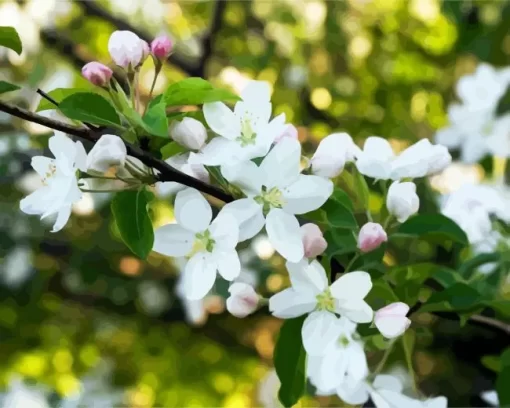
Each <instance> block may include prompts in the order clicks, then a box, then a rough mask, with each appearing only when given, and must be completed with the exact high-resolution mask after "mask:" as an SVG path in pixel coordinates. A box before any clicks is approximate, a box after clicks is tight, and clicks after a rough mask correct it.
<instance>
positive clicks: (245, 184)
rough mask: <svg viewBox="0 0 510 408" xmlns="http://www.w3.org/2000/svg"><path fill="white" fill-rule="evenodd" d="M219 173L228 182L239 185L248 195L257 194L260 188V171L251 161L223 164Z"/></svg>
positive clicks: (261, 180) (261, 179)
mask: <svg viewBox="0 0 510 408" xmlns="http://www.w3.org/2000/svg"><path fill="white" fill-rule="evenodd" d="M221 174H222V175H223V177H225V178H226V179H227V181H228V182H229V183H232V184H234V185H236V186H237V187H239V188H240V189H241V190H242V191H243V193H245V194H246V195H248V196H253V195H256V194H259V193H260V190H261V189H262V182H263V178H262V172H261V170H260V169H259V167H258V166H257V165H256V164H255V163H253V162H252V161H245V162H241V163H238V164H233V165H223V166H221Z"/></svg>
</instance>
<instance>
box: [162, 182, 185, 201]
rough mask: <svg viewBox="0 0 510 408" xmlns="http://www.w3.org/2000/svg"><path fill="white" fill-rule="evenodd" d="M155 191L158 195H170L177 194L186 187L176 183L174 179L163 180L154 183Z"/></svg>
mask: <svg viewBox="0 0 510 408" xmlns="http://www.w3.org/2000/svg"><path fill="white" fill-rule="evenodd" d="M155 187H156V192H157V193H158V195H159V196H160V197H170V196H173V195H175V194H177V193H178V192H179V191H181V190H183V189H185V188H186V186H185V185H184V184H179V183H176V182H175V181H165V182H159V183H156V186H155Z"/></svg>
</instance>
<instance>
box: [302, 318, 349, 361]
mask: <svg viewBox="0 0 510 408" xmlns="http://www.w3.org/2000/svg"><path fill="white" fill-rule="evenodd" d="M337 323H338V318H337V317H336V316H335V315H334V314H333V313H331V312H327V311H316V312H312V313H310V315H309V316H308V317H307V318H306V320H305V322H304V324H303V328H302V330H301V334H302V336H303V346H304V348H305V350H306V352H307V353H308V354H310V355H322V354H324V353H325V352H326V351H327V350H328V349H329V348H330V347H331V346H332V345H333V344H334V343H335V341H337V340H338V336H339V335H340V330H339V326H338V324H337Z"/></svg>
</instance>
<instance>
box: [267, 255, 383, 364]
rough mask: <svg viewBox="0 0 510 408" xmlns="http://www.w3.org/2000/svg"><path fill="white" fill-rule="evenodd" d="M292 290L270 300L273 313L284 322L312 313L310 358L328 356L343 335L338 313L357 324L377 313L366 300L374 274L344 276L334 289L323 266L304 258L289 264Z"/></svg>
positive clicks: (307, 331) (307, 336) (306, 330)
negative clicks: (338, 321)
mask: <svg viewBox="0 0 510 408" xmlns="http://www.w3.org/2000/svg"><path fill="white" fill-rule="evenodd" d="M286 266H287V269H288V271H289V276H290V280H291V283H292V287H291V288H288V289H285V290H283V291H281V292H279V293H277V294H275V295H273V296H272V297H271V298H270V299H269V310H270V311H271V312H272V313H273V315H274V316H276V317H279V318H282V319H290V318H293V317H297V316H301V315H304V314H308V317H307V318H306V320H305V322H304V324H303V329H302V332H301V334H302V337H303V345H304V347H305V350H306V352H307V353H308V354H310V355H321V354H324V353H325V352H326V351H327V350H328V347H329V346H331V345H332V344H333V343H334V342H335V341H336V340H337V339H338V336H339V334H340V332H341V326H339V325H338V324H337V320H338V319H337V317H336V314H340V315H342V316H344V317H346V318H347V319H349V320H351V321H353V322H356V323H368V322H370V321H372V316H373V311H372V309H371V308H370V306H369V305H368V304H367V303H366V302H365V301H364V300H363V299H364V298H365V296H366V295H367V294H368V292H370V289H371V288H372V281H371V279H370V275H369V274H368V273H366V272H361V271H356V272H349V273H346V274H344V275H342V276H341V277H340V278H339V279H337V280H336V281H335V282H334V283H333V284H332V285H331V286H330V287H328V279H327V277H326V272H325V271H324V268H323V267H322V265H321V264H320V263H319V262H317V261H315V260H314V261H312V262H311V263H310V264H309V263H308V260H306V259H304V260H302V261H301V262H299V263H291V262H287V264H286Z"/></svg>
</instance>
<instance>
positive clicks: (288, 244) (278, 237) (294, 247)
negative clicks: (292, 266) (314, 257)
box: [266, 208, 304, 262]
mask: <svg viewBox="0 0 510 408" xmlns="http://www.w3.org/2000/svg"><path fill="white" fill-rule="evenodd" d="M266 231H267V236H268V238H269V241H270V242H271V244H272V245H273V247H274V249H275V250H276V251H278V253H279V254H280V255H281V256H283V257H284V258H285V259H286V260H288V261H291V262H299V261H300V260H301V259H302V258H303V256H304V248H303V241H302V240H301V230H300V228H299V223H298V220H297V219H296V217H295V216H293V215H291V214H288V213H286V212H285V211H283V210H280V209H278V208H273V209H272V210H271V211H269V214H268V215H267V217H266Z"/></svg>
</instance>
